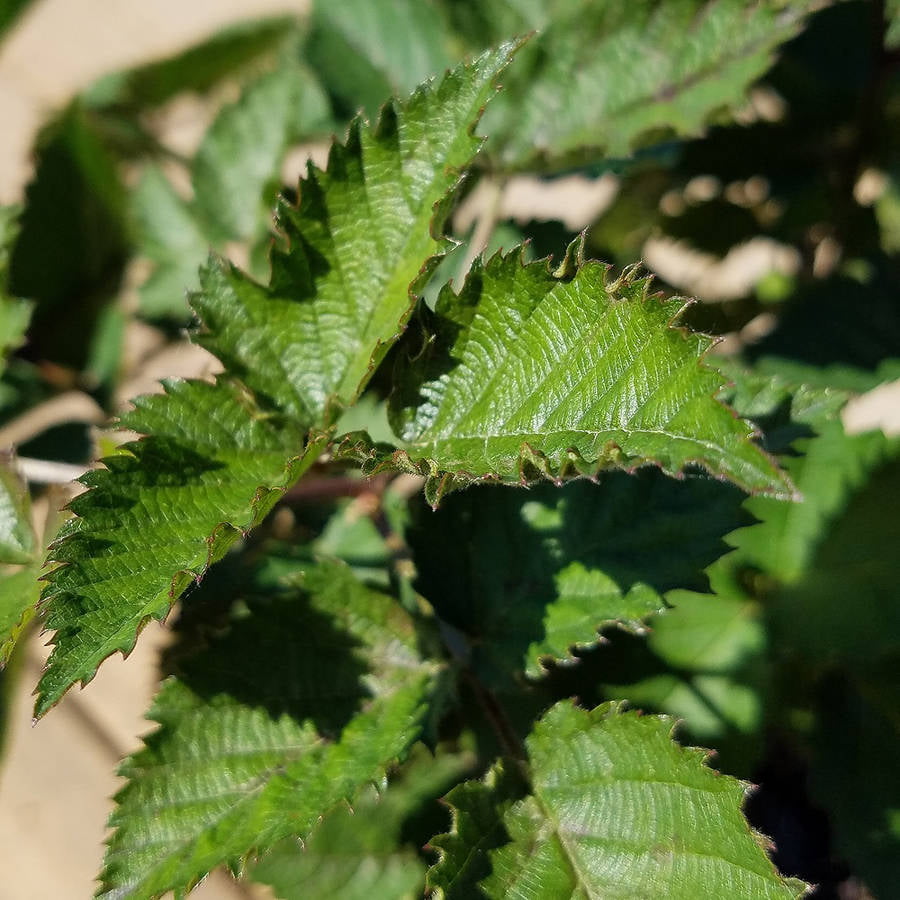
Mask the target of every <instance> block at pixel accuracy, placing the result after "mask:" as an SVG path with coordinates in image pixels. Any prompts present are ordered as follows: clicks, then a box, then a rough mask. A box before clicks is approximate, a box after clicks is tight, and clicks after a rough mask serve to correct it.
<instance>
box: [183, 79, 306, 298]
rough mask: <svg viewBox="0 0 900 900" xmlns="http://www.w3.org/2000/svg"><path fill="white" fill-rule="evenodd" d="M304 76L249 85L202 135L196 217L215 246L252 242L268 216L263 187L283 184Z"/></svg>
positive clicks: (196, 171) (196, 169) (195, 179)
mask: <svg viewBox="0 0 900 900" xmlns="http://www.w3.org/2000/svg"><path fill="white" fill-rule="evenodd" d="M304 71H305V70H302V69H300V67H299V66H298V65H283V66H280V67H279V68H278V69H277V70H275V71H274V72H270V73H268V74H266V75H264V76H262V77H261V78H259V79H257V80H256V81H254V82H252V83H251V84H250V85H249V86H248V87H247V88H246V89H245V90H244V93H243V95H242V96H241V98H240V100H238V101H237V102H236V103H233V104H230V105H229V106H226V107H225V108H224V109H223V110H222V111H221V112H220V113H219V115H218V116H217V117H216V120H215V121H214V122H213V124H212V125H211V126H210V129H209V131H207V132H206V135H205V136H204V138H203V143H202V144H201V145H200V148H199V150H198V151H197V155H196V157H195V158H194V162H193V178H192V181H193V185H194V204H195V208H196V210H197V214H198V216H199V217H200V218H201V220H202V221H203V222H204V223H205V226H206V233H207V234H208V235H210V236H211V237H213V238H214V239H215V240H214V241H213V243H217V242H221V241H225V240H230V239H238V238H247V237H250V236H251V235H253V234H254V233H255V232H256V231H258V230H259V229H260V225H261V224H262V223H264V222H265V220H266V218H267V217H268V216H267V213H268V210H269V208H270V207H271V203H272V201H273V200H274V199H275V191H274V190H272V191H271V192H270V193H271V196H266V195H265V193H264V188H265V187H266V186H267V185H268V184H269V183H271V182H275V183H276V184H278V185H280V183H281V179H280V177H279V174H280V173H279V168H280V163H281V159H282V157H283V156H284V154H285V152H286V151H287V149H288V146H289V144H290V142H291V139H292V138H293V136H294V131H295V122H296V119H297V109H298V108H299V107H302V105H303V104H304V102H305V100H306V98H305V97H304V88H307V89H308V88H309V85H310V79H309V77H308V75H307V78H306V79H305V80H304V79H303V78H302V73H303V72H304ZM312 99H313V103H314V104H315V103H316V102H317V101H318V98H315V97H313V98H312ZM202 261H203V259H202V257H201V258H199V259H198V260H197V263H200V262H202ZM191 286H192V287H193V286H194V284H193V279H192V282H191Z"/></svg>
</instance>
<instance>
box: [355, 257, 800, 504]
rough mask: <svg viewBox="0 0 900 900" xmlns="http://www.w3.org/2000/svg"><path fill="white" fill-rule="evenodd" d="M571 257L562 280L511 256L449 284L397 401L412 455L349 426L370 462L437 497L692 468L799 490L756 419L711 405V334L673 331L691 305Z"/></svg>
mask: <svg viewBox="0 0 900 900" xmlns="http://www.w3.org/2000/svg"><path fill="white" fill-rule="evenodd" d="M576 252H578V251H576ZM578 255H579V257H580V252H578ZM577 263H578V265H577V271H576V269H575V266H576V261H575V260H574V259H573V251H572V248H570V253H569V255H568V256H567V258H566V261H565V262H564V264H563V265H562V266H561V267H560V269H559V270H557V273H559V272H562V273H563V274H564V275H565V276H567V277H557V274H556V273H553V274H551V272H550V271H549V270H548V267H547V264H546V261H543V260H542V261H538V262H535V263H531V264H528V265H522V263H521V258H520V252H513V253H510V254H509V255H507V256H506V257H500V256H494V257H492V258H491V260H490V261H489V262H488V263H487V264H485V265H483V266H482V265H476V267H475V268H474V269H473V271H472V272H471V273H470V275H469V277H468V278H467V280H466V283H465V285H464V287H463V290H462V292H461V294H460V295H459V296H457V295H456V294H454V293H453V292H452V290H451V289H450V288H449V287H448V288H445V290H444V291H443V292H442V294H441V298H440V300H439V302H438V306H437V323H436V325H435V326H434V331H435V332H436V335H437V337H436V343H437V344H438V347H437V349H436V350H434V352H432V353H429V352H428V351H427V349H426V351H424V352H422V353H420V355H419V356H418V357H417V358H416V359H415V360H414V361H413V363H412V364H411V365H410V368H409V371H408V372H407V373H406V375H405V376H404V377H405V379H406V382H405V384H404V391H403V392H402V393H400V394H399V399H398V400H397V402H396V403H395V408H394V425H395V429H396V430H397V433H398V434H399V435H400V437H401V438H402V439H403V440H404V441H405V442H406V447H405V449H404V450H402V451H399V452H397V453H395V454H393V455H390V454H388V453H387V452H384V451H379V450H378V448H375V450H374V451H373V450H371V449H370V448H366V447H365V443H363V445H362V447H358V446H357V447H355V448H354V441H355V440H356V437H355V436H354V437H353V438H351V439H350V440H348V447H350V448H351V452H358V453H361V454H363V455H365V453H366V452H369V453H370V454H371V455H372V458H371V459H370V462H369V467H370V468H371V469H376V470H377V469H378V468H380V467H385V466H389V465H399V466H401V467H404V468H407V469H412V470H413V471H416V472H418V473H420V474H422V475H425V476H427V478H428V484H427V486H426V495H427V496H428V498H429V501H430V502H432V503H436V502H437V501H438V500H439V499H440V497H441V495H442V494H443V493H445V492H446V491H447V490H449V489H452V488H453V487H458V486H464V485H465V484H467V483H470V482H472V481H474V480H478V479H484V478H491V479H497V478H499V479H503V480H506V481H513V480H516V481H520V482H525V481H532V480H535V479H536V478H539V477H541V476H542V475H543V476H547V477H560V476H565V475H574V474H579V473H580V474H587V473H594V472H597V471H598V470H600V469H604V468H611V467H616V468H626V469H633V468H636V467H638V466H641V465H645V464H655V465H658V466H660V467H661V468H662V469H663V470H664V471H666V472H667V473H670V474H677V473H681V472H682V471H683V470H684V469H685V467H686V466H688V465H691V464H696V465H699V466H702V467H703V468H705V469H706V470H707V471H709V472H710V473H712V474H713V475H716V476H718V477H720V478H727V479H730V480H732V481H734V482H735V483H736V484H738V485H740V486H741V487H743V488H745V489H749V490H755V491H768V492H772V493H775V494H779V495H786V494H790V486H789V483H788V482H787V480H786V479H785V478H784V477H783V476H782V475H781V474H780V473H779V472H778V470H777V469H776V468H775V466H774V464H773V462H772V461H771V460H770V459H768V458H767V457H766V456H765V454H763V453H762V452H761V451H760V450H759V448H758V447H756V446H755V445H754V444H753V443H752V442H751V436H752V433H753V432H752V429H751V428H750V426H749V425H748V424H747V423H746V422H743V421H741V420H739V419H737V418H736V417H735V415H734V414H733V413H732V412H731V411H730V410H729V409H727V408H726V407H725V406H724V405H722V404H721V403H719V402H718V401H717V400H716V399H715V394H716V393H717V392H718V391H719V389H720V388H721V386H722V384H723V381H722V379H721V377H720V376H719V375H718V374H716V373H714V372H712V371H710V370H708V369H706V368H705V367H704V366H703V365H702V364H701V363H700V359H701V357H702V356H703V354H704V353H705V352H706V350H707V349H708V347H709V346H710V339H709V338H707V337H704V336H702V335H697V334H690V333H687V332H685V331H683V330H680V329H677V328H673V327H672V325H673V322H674V320H676V319H677V317H678V315H679V314H680V313H681V311H682V310H683V309H684V306H685V303H684V301H682V300H678V299H676V300H672V301H665V302H664V301H661V300H659V299H658V298H655V297H649V296H648V286H649V280H648V279H646V278H638V277H636V276H635V274H634V273H633V272H627V273H625V274H623V275H622V276H621V277H619V278H618V279H615V280H613V279H612V278H611V277H610V276H609V271H608V268H607V267H606V266H604V265H602V264H600V263H595V262H586V263H585V262H582V261H581V260H580V258H579V259H578V261H577Z"/></svg>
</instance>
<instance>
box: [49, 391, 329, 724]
mask: <svg viewBox="0 0 900 900" xmlns="http://www.w3.org/2000/svg"><path fill="white" fill-rule="evenodd" d="M166 390H167V394H166V395H165V396H151V397H142V398H139V399H138V400H137V401H135V402H136V409H135V410H134V411H133V412H131V413H128V414H127V415H125V416H124V417H123V419H122V425H123V426H124V427H126V428H132V429H134V430H135V431H138V432H141V433H144V434H149V435H151V436H150V437H147V438H145V439H143V440H141V441H138V442H135V443H131V444H128V445H126V448H125V450H126V452H125V453H124V454H122V455H118V456H113V457H110V458H108V459H106V460H105V461H104V462H105V464H106V466H107V470H106V471H95V472H90V473H88V474H87V475H85V476H84V477H83V478H82V482H83V483H84V484H86V485H88V486H89V487H91V488H92V490H90V491H89V492H88V493H86V494H83V495H81V496H80V497H78V498H76V499H75V500H74V501H73V502H72V504H71V509H72V510H73V511H74V512H75V513H76V518H74V519H72V520H70V522H69V523H68V524H67V525H66V526H65V527H64V528H63V531H62V532H61V535H60V538H59V539H58V541H57V542H56V543H54V544H53V545H52V547H51V549H50V560H51V561H55V562H58V563H63V564H64V565H61V566H59V567H58V568H57V569H55V570H54V571H53V572H52V573H51V575H50V576H49V582H48V585H47V587H46V589H45V592H44V604H45V606H46V608H47V626H48V627H49V628H53V629H56V634H55V636H54V638H53V644H54V648H53V653H52V654H51V656H50V660H49V662H48V665H47V669H46V671H45V672H44V676H43V677H42V678H41V682H40V684H39V686H38V700H37V704H36V715H38V716H40V715H43V714H44V713H45V712H46V711H47V710H48V709H49V708H50V707H51V706H52V705H53V704H54V703H56V702H57V701H58V700H59V699H60V697H61V696H62V695H63V693H64V692H65V691H66V690H67V689H68V688H69V687H70V686H71V685H72V684H73V683H74V682H76V681H81V682H82V683H86V682H87V681H90V679H91V678H92V677H93V675H94V673H95V671H96V669H97V666H99V664H100V663H101V662H102V661H103V660H104V659H106V657H108V656H109V655H110V654H112V653H115V652H116V651H117V650H119V651H122V652H123V653H128V652H129V651H130V650H131V648H132V647H133V646H134V642H135V639H136V636H137V634H138V632H139V631H140V630H141V628H142V627H143V625H144V623H145V622H147V621H148V620H150V619H162V618H164V617H165V615H166V614H167V613H168V611H169V609H170V608H171V606H172V604H173V603H174V602H175V600H177V599H178V596H179V594H180V593H181V592H182V591H183V590H184V588H185V587H187V585H188V584H190V583H191V582H192V581H194V580H197V579H199V578H201V577H202V575H203V573H204V572H205V571H206V569H207V568H208V567H209V566H210V565H211V564H212V563H213V562H215V561H216V560H217V559H220V558H221V557H222V556H223V555H224V553H225V552H226V551H227V549H228V548H229V547H230V546H231V545H232V544H233V543H234V542H235V541H236V540H238V539H239V538H240V537H241V535H242V534H245V533H246V532H247V531H249V530H250V529H251V528H253V527H254V526H255V525H256V524H258V523H259V522H260V521H261V520H262V518H263V517H264V516H265V515H266V513H268V512H269V510H271V508H272V506H273V505H274V504H275V502H276V501H277V500H278V498H279V497H280V496H281V495H282V494H283V492H284V491H285V490H286V488H288V487H289V486H290V485H291V484H293V483H294V482H295V481H296V480H297V478H299V477H300V475H301V473H302V472H303V471H304V470H305V469H306V468H307V467H308V466H309V465H311V464H312V463H313V462H314V461H315V458H316V456H317V455H318V452H319V449H320V447H321V442H317V441H315V440H311V441H310V443H309V444H308V445H307V446H306V447H304V443H303V433H302V432H301V431H299V430H295V429H293V428H287V427H284V425H283V423H279V422H277V421H273V420H272V418H271V417H270V416H267V415H265V414H263V413H262V412H261V411H260V410H259V409H258V408H257V407H256V406H255V405H254V403H253V401H252V398H250V397H248V396H247V395H246V394H245V393H243V392H242V391H241V390H240V389H239V388H238V387H236V386H234V385H233V384H230V383H228V382H225V381H220V382H219V383H218V384H216V385H209V384H204V383H202V382H177V381H173V382H168V383H167V384H166Z"/></svg>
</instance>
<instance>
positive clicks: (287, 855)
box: [250, 745, 467, 900]
mask: <svg viewBox="0 0 900 900" xmlns="http://www.w3.org/2000/svg"><path fill="white" fill-rule="evenodd" d="M414 750H419V751H421V752H419V753H414V754H413V756H412V758H411V760H410V761H409V763H407V764H406V765H404V766H403V767H402V768H401V769H400V771H399V772H398V773H395V774H392V776H391V778H390V780H389V782H388V786H387V789H386V790H382V791H378V790H376V789H375V788H374V787H371V788H368V789H367V790H364V791H362V792H361V793H360V795H359V796H358V797H357V799H356V800H355V801H354V803H353V806H352V808H351V807H349V806H341V807H338V808H337V809H335V810H333V811H332V812H331V813H329V814H328V815H327V816H326V817H325V819H324V820H323V821H322V822H321V823H320V824H319V826H318V827H317V828H316V830H315V831H314V832H313V834H312V836H311V837H310V838H309V839H308V840H306V841H304V843H303V844H302V845H301V844H300V843H299V842H298V841H296V840H286V841H282V842H281V843H280V844H277V845H276V846H275V847H274V848H273V849H272V850H271V851H270V852H269V853H267V854H266V855H265V856H264V857H263V858H262V859H261V860H260V861H259V862H257V863H256V864H255V865H254V866H253V867H252V869H251V871H250V877H251V878H252V879H253V880H254V881H259V882H262V883H263V884H268V885H270V886H271V887H272V888H273V890H274V891H275V894H276V895H277V896H278V897H279V898H281V900H304V898H306V897H340V898H341V900H369V898H377V900H406V898H412V897H420V896H421V895H422V889H423V886H424V882H425V865H424V863H423V861H422V859H421V857H420V856H419V855H418V853H417V852H416V851H417V849H418V848H416V847H414V846H412V845H411V844H410V843H409V842H408V841H403V839H402V835H401V830H402V828H403V826H404V824H405V823H406V822H407V820H408V819H409V817H410V816H411V815H414V814H416V813H417V812H419V811H420V810H421V808H422V804H423V803H425V802H435V801H436V798H437V797H438V796H440V795H441V794H443V793H444V792H445V791H446V789H447V787H448V786H449V784H450V783H452V782H454V781H456V780H458V779H459V777H460V776H461V775H462V774H463V772H464V771H465V768H466V767H467V766H466V763H465V759H464V758H461V757H458V756H453V755H451V754H449V753H444V754H442V755H440V756H432V755H431V753H429V752H428V751H426V750H425V749H424V748H423V747H422V746H421V745H419V746H418V747H416V748H414Z"/></svg>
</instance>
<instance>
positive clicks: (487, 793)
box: [427, 761, 526, 900]
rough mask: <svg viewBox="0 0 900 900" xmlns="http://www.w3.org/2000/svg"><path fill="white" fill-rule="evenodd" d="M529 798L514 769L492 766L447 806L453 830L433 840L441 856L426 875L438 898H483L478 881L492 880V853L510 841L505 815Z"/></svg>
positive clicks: (456, 791) (460, 789)
mask: <svg viewBox="0 0 900 900" xmlns="http://www.w3.org/2000/svg"><path fill="white" fill-rule="evenodd" d="M525 793H526V790H525V785H524V784H523V780H522V777H521V776H520V774H519V773H518V772H517V771H516V769H515V767H512V766H505V765H504V764H503V762H502V761H501V762H498V763H497V764H496V765H494V766H493V767H492V768H491V769H490V771H488V773H487V775H485V777H484V779H483V780H482V781H464V782H463V783H462V784H458V785H457V786H456V787H455V788H453V790H452V791H450V793H449V794H447V797H446V802H447V804H448V805H449V806H450V811H451V813H452V815H453V826H452V830H451V831H450V832H449V833H448V834H439V835H437V836H436V837H434V838H432V839H431V841H430V842H429V846H430V847H431V848H432V849H434V850H437V851H438V853H439V854H440V857H439V859H438V861H437V862H436V863H435V864H434V865H433V866H432V867H431V868H430V869H429V870H428V873H427V884H428V887H429V888H430V889H431V890H432V891H436V892H437V896H438V897H445V898H447V900H457V898H458V900H468V898H476V897H483V896H484V894H483V893H482V892H481V890H480V889H479V887H478V882H479V881H481V880H482V879H483V878H485V877H487V876H488V875H490V872H491V864H490V860H489V858H488V852H489V851H491V850H494V849H496V848H497V847H500V846H502V845H503V844H505V843H506V842H507V840H508V839H509V836H508V835H507V833H506V829H505V828H504V826H503V814H504V813H505V812H506V810H507V809H508V808H509V806H510V805H511V804H512V803H513V802H514V801H516V800H519V799H521V797H522V796H523V795H524V794H525Z"/></svg>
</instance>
